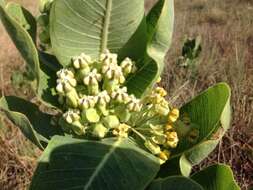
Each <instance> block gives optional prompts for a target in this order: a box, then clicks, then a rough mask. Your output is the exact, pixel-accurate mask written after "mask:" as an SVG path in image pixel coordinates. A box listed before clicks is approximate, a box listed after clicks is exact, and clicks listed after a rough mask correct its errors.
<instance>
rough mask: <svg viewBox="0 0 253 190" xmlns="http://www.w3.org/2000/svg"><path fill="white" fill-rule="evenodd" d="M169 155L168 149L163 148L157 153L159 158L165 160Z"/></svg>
mask: <svg viewBox="0 0 253 190" xmlns="http://www.w3.org/2000/svg"><path fill="white" fill-rule="evenodd" d="M169 157H170V152H169V151H168V150H163V151H162V152H160V154H159V158H160V159H162V160H164V161H166V160H168V159H169Z"/></svg>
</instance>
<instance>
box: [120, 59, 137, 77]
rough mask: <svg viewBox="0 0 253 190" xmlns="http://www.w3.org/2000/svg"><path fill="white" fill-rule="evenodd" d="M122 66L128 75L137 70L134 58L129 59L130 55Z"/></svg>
mask: <svg viewBox="0 0 253 190" xmlns="http://www.w3.org/2000/svg"><path fill="white" fill-rule="evenodd" d="M120 66H121V68H122V70H123V73H124V75H125V76H127V75H128V74H130V73H134V72H135V71H136V68H135V66H134V64H133V62H132V60H131V59H129V58H128V57H127V58H126V59H124V60H123V61H122V63H121V64H120Z"/></svg>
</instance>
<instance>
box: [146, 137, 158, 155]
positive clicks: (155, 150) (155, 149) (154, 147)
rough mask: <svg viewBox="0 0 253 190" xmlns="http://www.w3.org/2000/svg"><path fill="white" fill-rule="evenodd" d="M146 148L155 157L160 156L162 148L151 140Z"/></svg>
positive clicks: (147, 141) (147, 142)
mask: <svg viewBox="0 0 253 190" xmlns="http://www.w3.org/2000/svg"><path fill="white" fill-rule="evenodd" d="M144 145H145V147H146V148H147V149H148V150H149V151H150V152H151V153H152V154H154V155H157V154H160V152H161V148H160V146H158V145H156V144H155V143H153V142H152V141H150V140H146V141H145V143H144Z"/></svg>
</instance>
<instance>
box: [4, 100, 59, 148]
mask: <svg viewBox="0 0 253 190" xmlns="http://www.w3.org/2000/svg"><path fill="white" fill-rule="evenodd" d="M0 110H2V111H4V113H6V115H7V117H8V118H9V119H10V120H11V121H12V122H13V123H14V124H15V125H17V126H18V127H19V128H20V130H21V131H22V132H23V134H24V135H25V136H26V137H27V138H28V139H29V140H30V141H32V142H33V143H34V144H35V145H37V146H38V147H39V148H41V149H43V147H44V146H45V145H46V144H47V142H48V141H49V140H50V139H51V137H52V136H54V135H56V134H63V132H62V130H61V129H60V128H58V127H56V126H52V125H51V122H50V121H51V118H52V116H51V115H49V114H46V113H43V112H41V111H40V110H39V108H38V107H37V106H36V105H35V104H33V103H30V102H28V101H26V100H23V99H21V98H18V97H14V96H7V97H2V98H1V99H0Z"/></svg>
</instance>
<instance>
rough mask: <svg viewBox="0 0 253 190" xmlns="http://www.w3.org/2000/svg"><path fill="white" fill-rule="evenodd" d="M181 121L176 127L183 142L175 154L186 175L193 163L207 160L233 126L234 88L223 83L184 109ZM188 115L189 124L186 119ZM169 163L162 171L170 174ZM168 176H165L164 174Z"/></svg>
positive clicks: (181, 111) (173, 155) (195, 99)
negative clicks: (231, 98)
mask: <svg viewBox="0 0 253 190" xmlns="http://www.w3.org/2000/svg"><path fill="white" fill-rule="evenodd" d="M180 115H181V117H180V120H181V121H179V122H178V123H177V126H176V130H177V132H178V135H179V145H178V147H177V148H176V150H175V151H174V152H173V153H172V158H174V157H178V156H181V158H180V161H179V164H180V167H181V168H180V170H181V172H182V174H184V175H185V176H188V175H189V174H190V169H191V167H190V166H193V165H196V164H198V163H199V162H201V161H202V160H203V159H205V158H206V157H207V156H208V155H209V154H210V153H211V152H212V151H213V150H214V148H215V147H216V146H217V144H218V142H219V140H220V139H221V138H222V136H223V135H224V133H225V132H226V130H227V129H228V128H229V126H230V117H231V109H230V88H229V86H228V85H227V84H225V83H219V84H217V85H215V86H213V87H211V88H209V89H208V90H206V91H205V92H203V93H201V94H200V95H199V96H197V97H196V98H194V99H193V100H192V101H190V102H189V103H187V104H186V105H184V106H183V107H182V108H181V109H180ZM185 118H186V119H187V120H189V124H186V123H185V122H184V120H185ZM167 168H169V162H168V164H167V163H166V164H164V165H163V166H162V168H161V170H165V171H163V172H162V173H163V174H164V173H166V170H167ZM163 176H164V175H163Z"/></svg>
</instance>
